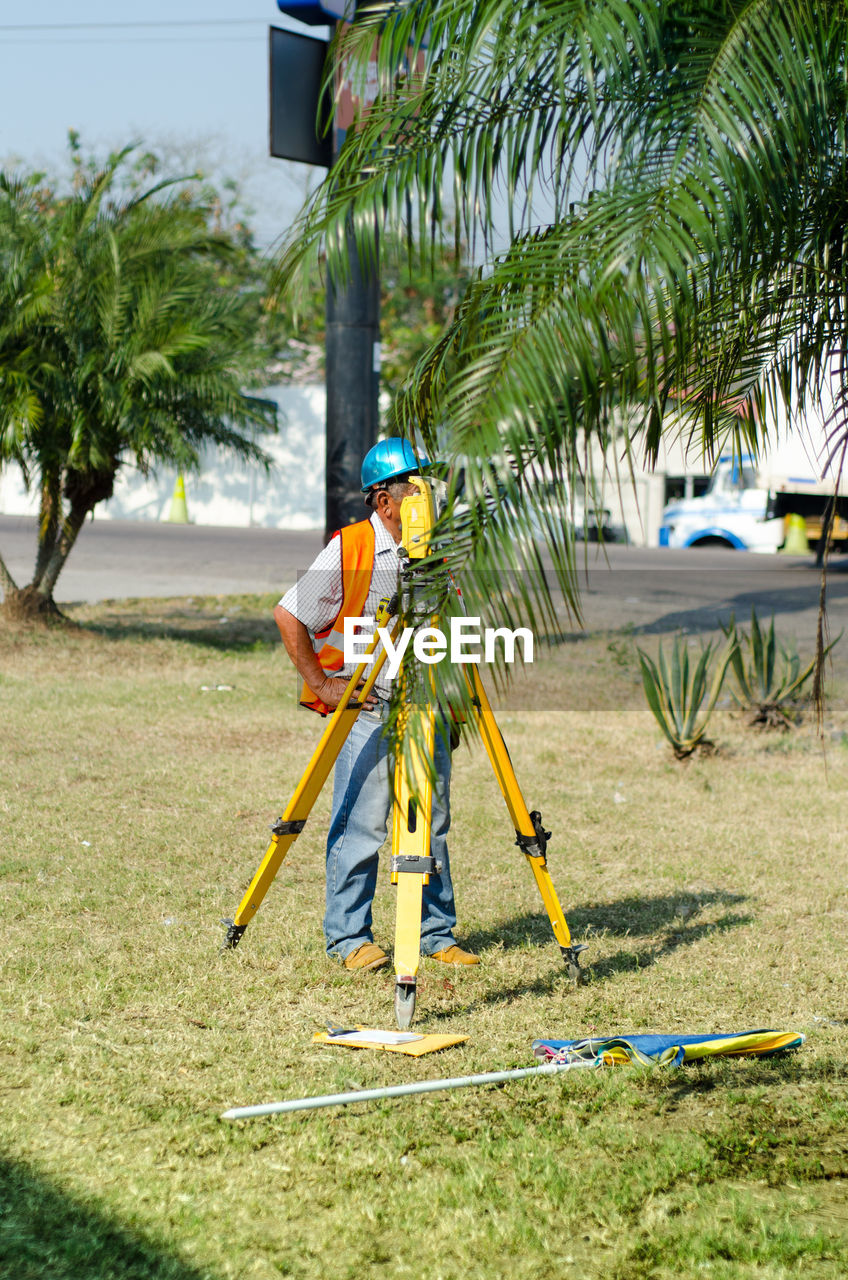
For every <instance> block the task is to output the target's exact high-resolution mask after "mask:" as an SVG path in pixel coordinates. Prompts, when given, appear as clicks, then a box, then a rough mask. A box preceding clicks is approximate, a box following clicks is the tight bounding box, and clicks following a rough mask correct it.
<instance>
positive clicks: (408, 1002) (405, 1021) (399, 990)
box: [395, 978, 415, 1031]
mask: <svg viewBox="0 0 848 1280" xmlns="http://www.w3.org/2000/svg"><path fill="white" fill-rule="evenodd" d="M414 1013H415V979H414V978H412V979H407V980H406V981H403V980H402V979H399V980H398V981H397V982H396V983H395V1019H396V1021H397V1024H398V1030H400V1031H406V1029H407V1027H408V1026H409V1024H410V1023H411V1022H412V1018H413V1014H414Z"/></svg>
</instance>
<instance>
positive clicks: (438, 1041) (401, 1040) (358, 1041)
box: [312, 1027, 468, 1058]
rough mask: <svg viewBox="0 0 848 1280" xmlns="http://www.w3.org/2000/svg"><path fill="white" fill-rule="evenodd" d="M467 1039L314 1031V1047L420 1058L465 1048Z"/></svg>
mask: <svg viewBox="0 0 848 1280" xmlns="http://www.w3.org/2000/svg"><path fill="white" fill-rule="evenodd" d="M467 1039H468V1036H436V1035H419V1034H418V1033H417V1032H415V1031H383V1030H380V1029H379V1028H377V1027H354V1028H352V1029H351V1030H348V1031H340V1032H336V1034H335V1035H334V1034H332V1033H331V1032H329V1031H316V1033H315V1035H314V1036H313V1037H312V1043H313V1044H340V1045H343V1046H344V1047H345V1048H346V1049H385V1050H387V1051H388V1052H389V1053H408V1054H410V1055H411V1056H412V1057H413V1058H420V1057H421V1056H422V1054H425V1053H436V1052H437V1051H438V1050H439V1049H450V1048H451V1046H452V1045H455V1044H464V1043H465V1041H466V1040H467Z"/></svg>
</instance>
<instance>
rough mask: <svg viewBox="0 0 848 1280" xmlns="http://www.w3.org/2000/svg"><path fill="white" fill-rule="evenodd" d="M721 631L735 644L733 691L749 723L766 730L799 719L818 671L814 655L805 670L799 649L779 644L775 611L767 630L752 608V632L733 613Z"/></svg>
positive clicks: (733, 652)
mask: <svg viewBox="0 0 848 1280" xmlns="http://www.w3.org/2000/svg"><path fill="white" fill-rule="evenodd" d="M722 630H723V631H724V634H725V635H726V636H727V639H728V642H729V643H732V645H733V648H732V652H731V656H730V661H731V665H732V667H733V675H734V677H735V679H736V688H735V689H732V690H731V694H732V696H733V699H734V701H735V702H736V703H737V705H738V706H740V707H742V708H743V709H744V710H745V711H746V712H747V713H748V721H749V723H750V724H752V725H759V726H761V727H762V728H764V729H788V728H789V726H790V724H791V723H792V722H793V720H795V719H797V718H798V702H799V700H800V698H801V694H802V690H803V688H804V685H805V684H806V683H807V681H808V680H809V679H810V677H811V676H812V675H813V672H814V670H815V667H816V659H815V657H814V658H812V659H811V661H810V662H809V663H808V664H807V666H806V667H804V669H803V671H802V670H801V659H800V657H799V656H798V652H797V650H796V649H794V648H789V647H787V646H786V645H783V644H780V645H778V641H777V640H776V638H775V634H774V614H772V618H771V623H770V624H769V626H768V628H767V629H764V628H763V627H761V626H760V622H759V619H758V618H757V611H756V609H754V608H753V607H752V609H751V630H750V633H748V632H746V631H742V630H741V629H740V628H737V626H736V617H735V615H734V614H731V615H730V621H729V623H728V624H727V626H726V627H722ZM841 635H842V632H841V631H840V633H839V635H838V636H837V637H836V640H832V641H831V642H830V644H829V645H828V646H827V648H826V649H825V650H824V653H823V655H822V657H824V656H826V655H827V654H828V653H830V651H831V649H832V648H833V646H834V645H835V644H836V642H837V641H838V640H839V638H840V637H841ZM778 659H779V660H778Z"/></svg>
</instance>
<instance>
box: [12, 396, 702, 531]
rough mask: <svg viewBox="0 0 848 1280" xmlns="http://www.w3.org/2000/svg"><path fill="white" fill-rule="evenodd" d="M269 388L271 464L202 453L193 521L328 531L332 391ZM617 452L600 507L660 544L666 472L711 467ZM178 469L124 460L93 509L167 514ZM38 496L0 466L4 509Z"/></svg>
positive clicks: (192, 489)
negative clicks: (647, 460) (146, 467)
mask: <svg viewBox="0 0 848 1280" xmlns="http://www.w3.org/2000/svg"><path fill="white" fill-rule="evenodd" d="M262 394H263V395H264V396H266V397H267V398H268V399H273V400H276V402H277V404H278V405H279V407H280V415H279V432H278V434H277V435H276V436H267V437H265V438H263V439H262V441H261V443H262V447H263V448H264V449H265V451H266V452H267V453H268V454H270V456H271V458H272V459H273V465H272V468H271V470H270V472H269V473H268V474H267V475H266V474H265V472H264V471H263V470H262V469H261V468H260V467H257V466H255V465H252V464H251V465H248V464H246V463H243V462H240V461H238V460H236V459H233V458H230V457H227V456H226V455H224V454H222V453H221V452H220V451H217V450H216V451H210V452H209V453H207V454H206V456H205V457H204V458H203V460H202V466H201V470H200V473H199V474H197V475H191V474H189V475H186V477H185V486H186V501H187V506H188V515H189V519H190V520H191V521H192V523H194V524H207V525H229V526H234V527H242V528H243V527H247V526H251V525H252V526H260V527H263V528H269V529H321V528H323V525H324V431H325V427H324V420H325V393H324V387H323V385H322V386H297V387H293V386H278V387H268V388H266V389H265V390H264V391H263V392H262ZM616 453H617V456H618V457H619V461H618V463H617V464H616V461H615V456H614V454H613V451H612V450H611V451H610V453H609V454H608V456H607V458H606V460H604V458H603V457H602V456H601V455H600V454H597V455H596V457H595V460H594V469H595V476H596V480H597V483H598V485H599V496H600V505H601V507H603V508H606V509H607V510H608V511H609V512H610V516H611V519H612V524H613V526H614V527H615V526H618V527H619V528H621V529H624V530H626V534H627V538H628V540H629V541H630V542H632V543H634V544H635V545H638V546H656V545H657V535H658V530H659V526H660V520H661V518H662V511H663V507H664V505H665V478H666V476H667V475H673V476H683V475H701V476H702V475H706V474H707V473H708V471H709V466H708V464H707V463H706V462H705V461H704V460H703V459H702V458H701V457H700V456H699V455H697V454H696V453H695V451H694V450H690V451H689V456H688V457H687V453H686V450H685V449H684V447H683V445H682V444H681V443H680V442H679V441H678V440H675V439H673V438H672V439H670V440H669V441H668V442H667V443H665V444H664V445H663V447H662V449H661V452H660V456H659V459H658V461H657V467H656V470H655V471H653V472H651V471H647V470H646V469H644V468H642V467H639V466H637V465H636V463H637V462H638V461H639V460H640V458H641V452H640V450H639V449H638V448H637V447H634V448H633V449H632V450H631V453H632V458H633V464H634V468H633V471H632V474H631V470H630V467H629V466H628V463H627V461H626V459H624V448H623V446H622V447H621V448H620V449H618V450H616ZM175 481H176V475H175V473H174V471H173V470H172V469H168V468H162V469H160V470H159V471H158V472H157V474H156V475H151V476H149V477H147V478H145V477H144V476H142V475H141V474H140V473H139V472H138V471H136V470H135V469H134V468H132V467H125V468H124V469H123V470H122V471H121V473H120V476H119V478H118V482H117V484H116V486H115V494H114V496H113V497H112V498H111V499H110V500H109V502H106V503H101V504H100V505H99V506H98V507H97V508H96V510H95V519H98V520H104V519H105V520H167V519H168V516H169V514H170V510H171V500H172V497H173V493H174V484H175ZM37 513H38V503H37V495H35V494H27V493H26V492H25V490H24V488H23V483H22V481H21V478H20V473H19V472H18V470H17V468H7V469H6V470H4V471H2V472H0V514H5V515H37Z"/></svg>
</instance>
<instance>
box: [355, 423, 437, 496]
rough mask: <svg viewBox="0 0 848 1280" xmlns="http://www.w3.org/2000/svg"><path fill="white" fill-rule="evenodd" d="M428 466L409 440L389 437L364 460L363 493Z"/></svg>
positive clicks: (371, 450) (369, 451)
mask: <svg viewBox="0 0 848 1280" xmlns="http://www.w3.org/2000/svg"><path fill="white" fill-rule="evenodd" d="M426 466H429V463H428V461H427V459H426V458H423V457H421V458H420V457H419V456H418V454H417V453H416V452H415V450H414V449H413V447H412V445H411V444H410V443H409V441H408V440H402V439H401V437H400V436H389V438H388V440H380V441H379V442H378V443H377V444H375V445H374V448H373V449H369V450H368V452H367V453H366V455H365V457H364V458H363V459H362V492H363V493H367V492H368V490H369V489H373V488H374V486H375V485H378V484H388V483H390V481H392V480H400V479H401V477H402V476H408V475H413V474H415V473H416V472H418V471H420V470H421V469H422V467H426Z"/></svg>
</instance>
